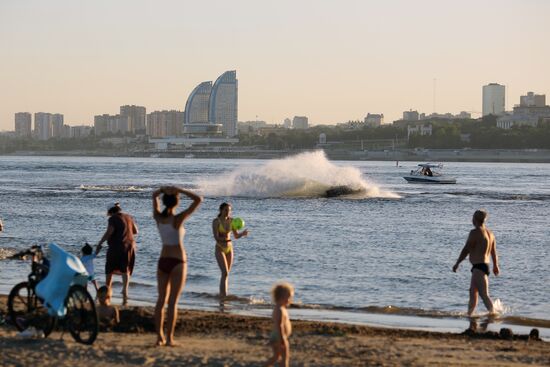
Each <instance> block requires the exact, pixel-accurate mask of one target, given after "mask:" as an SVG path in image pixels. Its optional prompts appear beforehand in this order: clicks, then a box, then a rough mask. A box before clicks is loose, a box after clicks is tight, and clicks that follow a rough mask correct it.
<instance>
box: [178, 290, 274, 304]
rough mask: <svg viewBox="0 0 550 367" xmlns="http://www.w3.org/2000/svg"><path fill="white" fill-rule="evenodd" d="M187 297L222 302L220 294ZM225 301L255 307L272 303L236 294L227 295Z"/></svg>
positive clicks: (259, 298)
mask: <svg viewBox="0 0 550 367" xmlns="http://www.w3.org/2000/svg"><path fill="white" fill-rule="evenodd" d="M185 294H186V296H188V297H191V298H199V299H208V300H216V301H220V300H221V299H220V296H219V295H218V294H213V293H207V292H185ZM223 301H225V302H236V303H241V304H246V305H255V306H261V305H269V304H270V303H269V302H268V301H266V300H265V299H263V298H261V297H255V296H249V297H244V296H237V295H234V294H229V295H227V296H226V297H225V298H224V299H223Z"/></svg>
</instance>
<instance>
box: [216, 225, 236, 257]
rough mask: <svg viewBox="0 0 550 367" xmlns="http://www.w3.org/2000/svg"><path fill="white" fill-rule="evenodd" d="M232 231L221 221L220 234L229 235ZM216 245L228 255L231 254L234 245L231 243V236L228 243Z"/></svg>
mask: <svg viewBox="0 0 550 367" xmlns="http://www.w3.org/2000/svg"><path fill="white" fill-rule="evenodd" d="M230 232H231V231H227V230H226V229H225V227H224V226H223V223H221V222H220V224H219V225H218V236H220V235H222V234H224V235H228V234H229V233H230ZM216 247H217V248H219V249H220V251H221V252H223V253H224V254H226V255H229V254H230V253H231V251H233V245H231V238H230V239H228V240H226V245H225V246H223V245H221V244H220V243H216Z"/></svg>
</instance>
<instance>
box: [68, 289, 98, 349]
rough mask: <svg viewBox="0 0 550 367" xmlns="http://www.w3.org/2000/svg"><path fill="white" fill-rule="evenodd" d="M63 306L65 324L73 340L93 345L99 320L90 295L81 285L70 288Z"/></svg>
mask: <svg viewBox="0 0 550 367" xmlns="http://www.w3.org/2000/svg"><path fill="white" fill-rule="evenodd" d="M65 306H66V307H67V315H66V316H65V318H66V321H65V322H66V325H67V327H68V329H69V332H70V333H71V335H72V336H73V338H74V340H75V341H77V342H79V343H82V344H93V342H94V341H95V339H96V337H97V333H98V332H99V319H98V316H97V311H96V308H95V302H94V300H93V298H92V296H90V293H88V291H87V290H86V288H84V287H83V286H81V285H73V286H71V288H70V289H69V293H68V295H67V298H66V299H65Z"/></svg>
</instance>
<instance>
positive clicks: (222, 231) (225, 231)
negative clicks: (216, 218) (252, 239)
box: [218, 220, 231, 233]
mask: <svg viewBox="0 0 550 367" xmlns="http://www.w3.org/2000/svg"><path fill="white" fill-rule="evenodd" d="M218 232H220V233H229V232H231V230H229V231H228V230H226V229H225V227H224V226H223V223H222V222H221V220H220V224H219V225H218Z"/></svg>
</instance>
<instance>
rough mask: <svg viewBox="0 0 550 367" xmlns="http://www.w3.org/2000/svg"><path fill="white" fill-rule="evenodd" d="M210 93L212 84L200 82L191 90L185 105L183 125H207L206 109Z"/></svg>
mask: <svg viewBox="0 0 550 367" xmlns="http://www.w3.org/2000/svg"><path fill="white" fill-rule="evenodd" d="M211 93H212V82H202V83H200V84H199V85H197V86H196V87H195V89H193V91H192V92H191V94H190V95H189V98H187V102H186V103H185V118H184V120H185V123H186V124H205V123H208V122H209V121H208V107H209V104H210V94H211Z"/></svg>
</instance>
